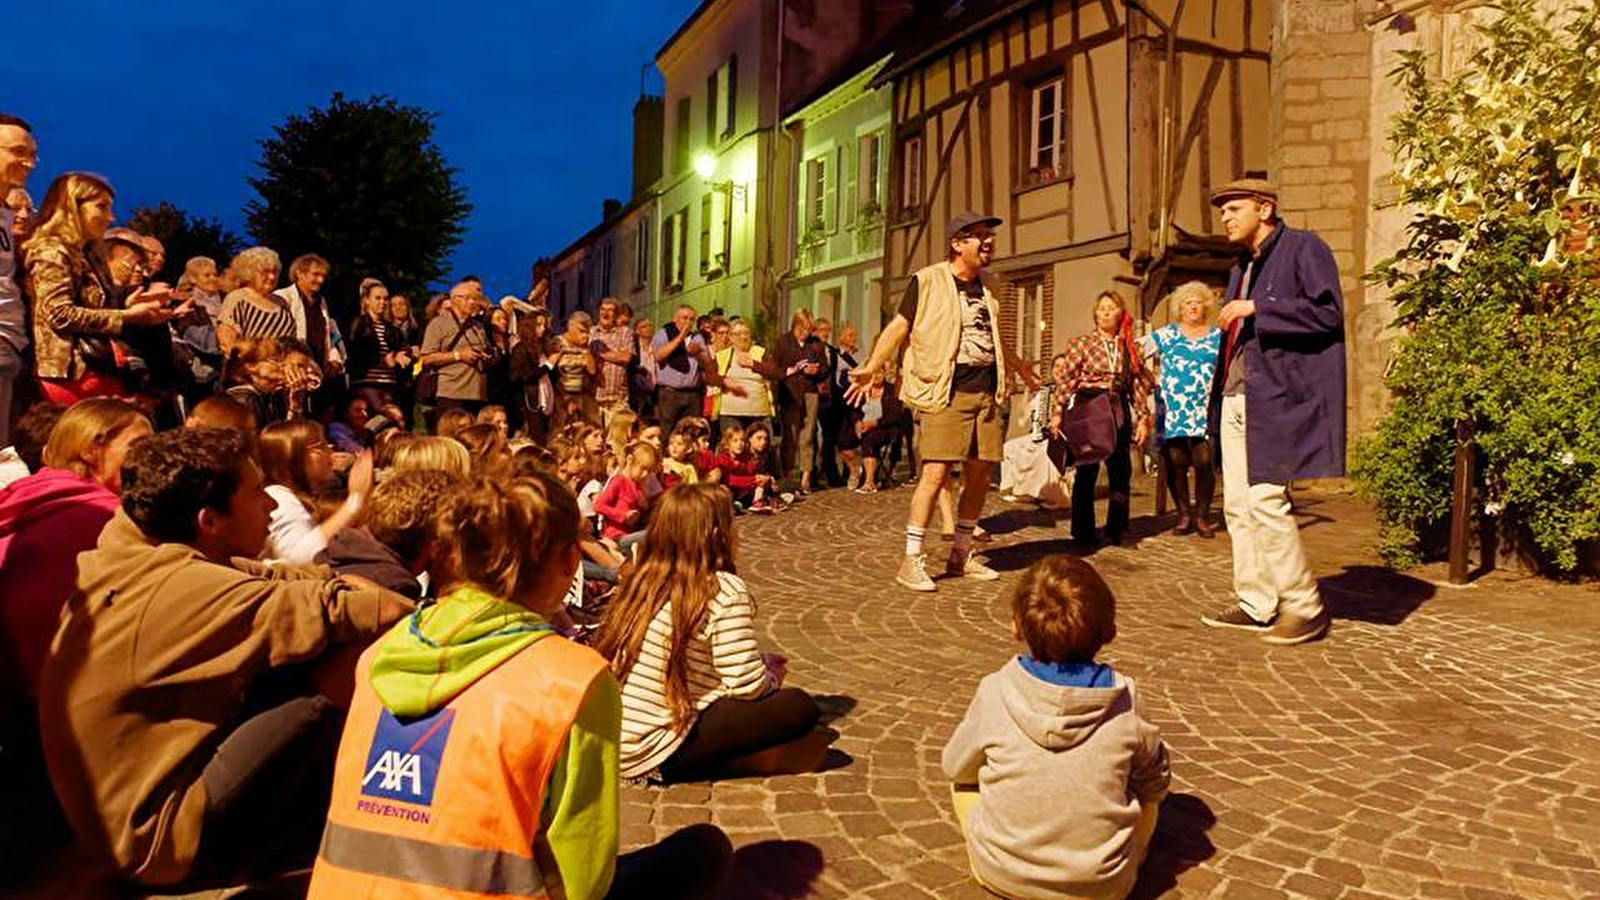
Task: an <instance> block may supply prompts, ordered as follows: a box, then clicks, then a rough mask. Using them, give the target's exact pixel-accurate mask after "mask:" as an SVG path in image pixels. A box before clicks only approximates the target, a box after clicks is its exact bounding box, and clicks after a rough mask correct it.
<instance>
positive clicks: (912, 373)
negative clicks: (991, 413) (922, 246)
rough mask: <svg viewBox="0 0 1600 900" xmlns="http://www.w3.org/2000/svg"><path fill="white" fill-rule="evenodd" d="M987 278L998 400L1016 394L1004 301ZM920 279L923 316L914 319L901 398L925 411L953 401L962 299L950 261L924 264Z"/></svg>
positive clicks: (919, 300) (919, 305) (919, 308)
mask: <svg viewBox="0 0 1600 900" xmlns="http://www.w3.org/2000/svg"><path fill="white" fill-rule="evenodd" d="M980 277H982V278H983V302H984V303H985V304H986V305H987V306H988V307H989V330H990V331H991V332H993V333H994V368H995V395H994V398H995V402H997V403H1004V402H1005V399H1006V397H1008V396H1009V395H1010V394H1011V377H1010V374H1009V373H1008V372H1006V355H1005V351H1004V349H1003V348H1002V347H1001V345H1000V331H999V329H1000V301H999V300H997V299H996V298H995V295H994V291H993V290H992V289H991V284H990V280H989V277H988V276H987V275H984V276H980ZM916 279H917V321H915V322H913V323H912V325H911V339H910V340H909V341H907V342H906V354H905V359H904V360H903V361H902V363H901V366H900V402H902V403H904V404H905V405H906V406H908V407H910V408H911V409H915V410H920V411H923V412H932V411H934V410H939V409H944V408H945V407H946V406H949V405H950V391H951V382H952V380H953V379H954V377H955V371H956V354H957V353H958V352H959V351H960V349H961V303H962V300H961V298H960V297H959V296H957V292H956V279H955V274H954V273H953V272H951V271H950V264H949V263H948V262H937V263H934V264H933V265H931V266H927V267H926V268H923V269H920V270H918V271H917V273H916Z"/></svg>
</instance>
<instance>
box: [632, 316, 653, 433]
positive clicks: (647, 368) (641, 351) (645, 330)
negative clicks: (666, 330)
mask: <svg viewBox="0 0 1600 900" xmlns="http://www.w3.org/2000/svg"><path fill="white" fill-rule="evenodd" d="M655 334H656V329H655V326H654V325H653V324H652V323H651V322H650V320H649V319H640V320H638V321H636V322H634V323H633V344H634V357H633V365H632V366H630V367H629V368H628V404H629V405H630V406H632V407H633V411H634V412H636V413H638V414H639V418H641V419H654V418H655V417H656V357H655V354H654V353H652V352H651V350H650V344H651V340H652V339H653V338H654V337H655Z"/></svg>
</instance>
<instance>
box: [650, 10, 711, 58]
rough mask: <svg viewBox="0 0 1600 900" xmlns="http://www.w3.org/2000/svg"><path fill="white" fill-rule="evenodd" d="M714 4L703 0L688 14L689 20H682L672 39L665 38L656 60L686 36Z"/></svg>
mask: <svg viewBox="0 0 1600 900" xmlns="http://www.w3.org/2000/svg"><path fill="white" fill-rule="evenodd" d="M716 2H717V0H705V2H704V3H701V4H700V5H699V6H697V7H695V9H694V12H692V13H690V14H689V18H687V19H684V20H683V24H682V25H679V26H678V30H677V31H674V32H673V33H672V37H669V38H667V42H666V43H665V44H662V45H661V49H659V50H657V51H656V59H658V60H659V59H660V58H661V57H662V56H663V55H665V54H666V52H667V51H668V50H669V49H671V47H672V45H673V44H676V43H677V42H678V38H681V37H683V36H684V35H685V34H688V33H689V29H690V28H693V27H694V23H695V22H697V21H699V20H700V17H701V16H703V15H705V12H706V10H708V9H710V8H711V6H712V4H714V3H716Z"/></svg>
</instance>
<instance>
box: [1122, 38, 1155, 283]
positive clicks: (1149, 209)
mask: <svg viewBox="0 0 1600 900" xmlns="http://www.w3.org/2000/svg"><path fill="white" fill-rule="evenodd" d="M1161 56H1162V48H1161V45H1160V42H1159V41H1158V39H1157V38H1156V37H1155V36H1154V35H1151V34H1150V20H1149V19H1148V18H1147V17H1145V16H1143V15H1138V16H1135V15H1132V14H1129V16H1128V233H1129V234H1130V235H1131V236H1132V241H1131V244H1130V248H1129V252H1130V253H1131V257H1130V261H1131V262H1132V263H1133V264H1134V267H1135V271H1138V270H1139V268H1140V267H1142V266H1144V265H1146V264H1147V263H1148V262H1149V261H1150V257H1151V255H1152V253H1153V246H1154V234H1153V229H1154V227H1155V209H1156V202H1157V200H1156V190H1157V188H1156V185H1157V184H1158V183H1159V181H1158V180H1159V177H1160V176H1159V175H1158V174H1157V172H1156V160H1157V159H1159V158H1160V146H1159V144H1160V140H1161V127H1160V124H1159V119H1160V106H1161V104H1160V100H1159V97H1160V90H1161Z"/></svg>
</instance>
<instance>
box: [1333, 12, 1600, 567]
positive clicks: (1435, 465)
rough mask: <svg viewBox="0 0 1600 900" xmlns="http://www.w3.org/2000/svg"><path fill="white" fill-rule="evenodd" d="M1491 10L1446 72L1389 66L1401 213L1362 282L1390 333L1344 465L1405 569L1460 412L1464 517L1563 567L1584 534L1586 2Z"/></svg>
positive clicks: (1587, 433)
mask: <svg viewBox="0 0 1600 900" xmlns="http://www.w3.org/2000/svg"><path fill="white" fill-rule="evenodd" d="M1498 11H1499V12H1498V15H1497V16H1496V17H1495V18H1494V19H1493V20H1492V21H1489V22H1488V23H1487V24H1484V25H1482V26H1481V27H1480V32H1481V34H1480V37H1481V38H1482V41H1481V44H1480V46H1479V49H1478V50H1476V52H1474V53H1473V55H1472V56H1471V58H1470V61H1469V62H1468V64H1467V65H1466V66H1465V67H1464V68H1463V69H1462V70H1461V71H1460V72H1458V73H1456V74H1454V75H1451V76H1449V77H1447V78H1443V79H1439V78H1437V77H1435V76H1434V75H1433V74H1432V64H1431V63H1430V61H1429V60H1428V59H1427V57H1426V56H1425V55H1424V54H1422V53H1420V52H1410V53H1406V54H1403V55H1402V61H1401V63H1400V65H1399V66H1398V67H1397V68H1396V69H1395V71H1394V72H1393V73H1392V77H1394V78H1395V79H1396V80H1397V83H1399V84H1400V85H1401V87H1402V88H1403V90H1404V92H1405V95H1406V99H1407V108H1406V110H1405V111H1404V112H1403V113H1401V114H1400V115H1399V116H1397V117H1396V119H1395V120H1394V123H1393V126H1392V128H1391V131H1390V146H1391V149H1392V150H1393V153H1394V159H1395V164H1396V171H1395V173H1394V177H1395V179H1396V181H1397V182H1398V184H1399V185H1400V187H1401V200H1402V202H1404V203H1406V204H1408V205H1410V206H1412V207H1413V208H1415V209H1416V210H1418V212H1417V214H1416V215H1415V217H1414V218H1413V220H1412V221H1411V223H1410V225H1409V226H1408V228H1407V242H1406V245H1405V246H1404V247H1402V248H1401V249H1400V250H1399V251H1398V252H1396V253H1395V255H1394V256H1392V257H1390V258H1388V259H1385V260H1383V261H1382V262H1380V263H1379V264H1378V265H1377V266H1376V267H1375V268H1374V269H1373V272H1372V273H1371V275H1370V276H1369V277H1370V278H1371V279H1373V280H1375V281H1378V282H1381V283H1383V284H1386V285H1388V286H1389V287H1390V288H1391V289H1392V297H1393V300H1394V303H1395V307H1396V312H1397V320H1396V325H1397V326H1398V327H1400V328H1401V329H1403V335H1402V336H1401V338H1400V339H1399V340H1398V341H1397V343H1396V348H1395V357H1394V361H1393V365H1392V367H1391V369H1390V372H1389V375H1388V379H1387V384H1388V387H1389V389H1390V391H1391V392H1392V396H1393V402H1392V404H1391V406H1390V408H1389V410H1388V412H1387V415H1386V416H1385V418H1384V419H1383V421H1382V422H1381V423H1380V425H1379V426H1378V428H1377V430H1376V431H1375V432H1374V433H1373V434H1371V435H1369V436H1368V437H1367V438H1366V439H1364V440H1363V441H1362V442H1361V443H1360V444H1359V445H1358V447H1357V451H1356V458H1355V465H1354V467H1353V472H1354V474H1355V476H1356V478H1357V480H1358V482H1359V483H1360V484H1361V485H1362V487H1363V489H1364V490H1365V491H1366V492H1367V494H1368V495H1369V496H1371V497H1372V498H1373V499H1374V500H1375V501H1376V502H1377V505H1378V510H1379V516H1380V522H1381V525H1382V536H1383V549H1384V552H1385V555H1386V556H1387V557H1388V558H1389V559H1390V560H1391V561H1392V562H1395V563H1397V564H1410V563H1414V562H1416V561H1418V560H1419V559H1420V558H1422V557H1423V556H1426V555H1428V554H1430V553H1433V552H1436V551H1437V550H1439V549H1440V548H1439V547H1438V546H1437V545H1436V542H1434V541H1432V540H1430V539H1429V538H1430V537H1431V536H1435V535H1437V534H1438V533H1439V532H1440V526H1441V525H1442V524H1443V523H1444V522H1445V521H1446V520H1447V519H1448V516H1449V511H1450V498H1451V470H1452V463H1453V456H1454V446H1455V433H1456V423H1457V422H1458V421H1466V422H1468V423H1470V425H1471V426H1472V430H1473V433H1474V440H1475V443H1476V446H1477V450H1478V454H1479V460H1480V463H1481V469H1482V475H1481V484H1480V500H1481V507H1480V509H1481V511H1483V512H1486V513H1488V514H1491V515H1497V516H1499V518H1500V525H1501V528H1502V530H1503V531H1509V532H1511V533H1513V534H1525V535H1527V536H1528V537H1530V538H1531V539H1532V543H1533V545H1534V547H1535V548H1536V549H1537V551H1538V555H1539V556H1540V557H1541V558H1543V559H1544V560H1546V561H1547V562H1548V563H1550V564H1551V565H1553V566H1554V567H1555V568H1557V569H1560V570H1571V569H1573V568H1574V567H1575V566H1576V565H1577V564H1578V548H1579V547H1580V546H1581V545H1582V544H1583V543H1584V542H1586V541H1593V540H1595V539H1596V538H1600V266H1597V260H1596V254H1595V252H1594V248H1595V238H1596V236H1597V235H1600V229H1597V228H1596V225H1597V222H1596V219H1597V208H1600V202H1597V200H1600V194H1597V193H1596V190H1595V185H1596V184H1597V182H1600V10H1597V8H1596V7H1595V6H1594V5H1593V4H1589V5H1587V7H1586V8H1583V9H1577V10H1568V11H1566V12H1564V13H1562V14H1560V15H1559V16H1558V17H1547V16H1541V15H1539V14H1537V13H1536V12H1535V10H1534V9H1533V5H1532V2H1531V0H1508V2H1505V3H1503V4H1501V5H1500V6H1499V7H1498Z"/></svg>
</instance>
